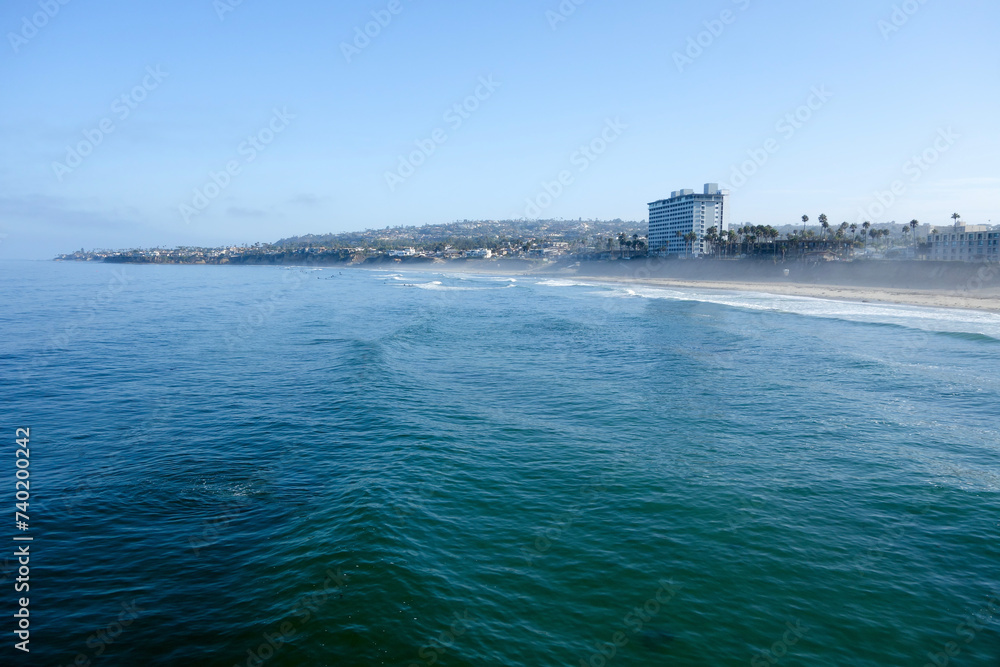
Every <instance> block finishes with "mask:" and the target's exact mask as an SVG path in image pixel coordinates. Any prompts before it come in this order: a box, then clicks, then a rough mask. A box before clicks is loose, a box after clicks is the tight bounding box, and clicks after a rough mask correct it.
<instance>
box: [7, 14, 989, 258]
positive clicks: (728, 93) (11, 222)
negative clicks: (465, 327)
mask: <svg viewBox="0 0 1000 667" xmlns="http://www.w3.org/2000/svg"><path fill="white" fill-rule="evenodd" d="M48 1H49V2H50V3H51V6H50V7H49V11H50V13H53V7H58V11H57V12H54V16H52V17H51V18H49V17H47V16H45V15H44V14H38V13H39V12H43V9H41V8H40V6H41V5H45V4H46V1H45V0H43V1H42V2H41V3H40V2H39V0H34V1H29V0H8V1H7V2H5V3H3V8H2V9H0V27H2V29H3V33H4V39H3V43H2V44H0V82H2V90H3V104H2V107H0V133H2V142H3V146H4V150H3V152H2V153H0V156H2V157H0V233H2V234H6V237H5V238H3V239H2V242H0V257H4V258H15V257H25V258H43V257H51V256H52V255H53V254H55V253H57V252H63V251H70V250H74V249H78V248H80V247H85V248H88V249H90V248H95V247H113V248H118V247H130V246H137V245H142V246H155V245H166V246H173V245H186V244H192V245H194V244H198V245H202V244H205V245H216V244H223V243H242V242H249V243H252V242H255V241H273V240H276V239H278V238H281V237H284V236H289V235H295V234H303V233H309V232H317V233H322V232H328V231H347V230H354V229H363V228H367V227H384V226H386V225H400V224H422V223H425V222H447V221H452V220H455V219H464V218H469V219H479V218H485V219H497V218H511V217H531V216H529V214H531V213H533V210H532V209H530V208H529V207H528V205H527V202H526V200H528V199H534V200H536V201H538V199H539V197H538V196H539V195H540V194H542V193H544V192H545V190H544V189H543V185H542V184H543V182H552V181H557V180H558V178H559V176H560V172H564V171H565V172H568V174H564V176H565V177H566V178H565V182H566V184H565V185H563V186H560V187H561V188H562V191H561V192H559V193H558V195H557V196H555V197H554V198H552V200H551V202H549V200H548V198H547V196H542V197H541V203H542V204H547V205H546V206H544V207H542V208H540V209H539V211H540V212H541V215H540V216H539V217H556V218H558V217H562V218H577V217H585V218H586V217H601V218H618V217H620V218H624V219H636V220H639V219H644V218H646V216H647V209H646V204H647V202H650V201H653V200H655V199H659V198H663V197H665V196H669V193H670V191H671V190H674V189H679V188H701V186H702V185H703V184H704V183H706V182H709V181H719V182H722V183H725V184H732V183H740V187H738V188H734V194H733V199H732V210H733V219H734V221H736V222H742V221H750V222H754V223H756V224H775V225H778V224H785V223H788V222H793V221H796V220H798V219H799V217H800V216H801V215H802V214H808V215H809V216H810V217H811V218H812V219H813V220H815V219H816V218H817V217H818V216H819V214H820V213H826V214H827V215H828V216H829V217H830V220H831V222H840V221H849V222H854V221H856V220H858V219H859V218H861V217H869V218H870V219H872V220H873V221H875V222H880V221H889V220H897V221H904V220H905V221H908V220H910V219H912V218H917V219H919V220H921V221H923V222H930V223H933V224H942V225H943V224H947V223H948V222H949V217H948V216H949V215H950V214H951V213H952V212H959V213H961V214H962V216H963V218H964V219H965V220H966V221H968V222H970V223H980V222H981V223H986V222H987V221H992V222H993V223H1000V197H998V194H1000V169H998V166H997V159H996V158H997V155H998V149H1000V132H998V121H997V119H998V118H1000V115H998V114H1000V104H998V103H1000V85H998V84H1000V79H998V74H997V72H998V71H1000V40H998V39H997V36H996V31H997V28H998V27H1000V6H998V5H997V3H996V2H992V1H991V2H987V1H986V0H976V1H973V0H950V1H949V2H944V0H925V1H924V2H923V3H922V4H921V3H920V2H919V1H918V0H910V2H909V4H907V3H898V2H896V3H894V2H893V1H890V0H842V1H841V2H836V3H830V2H824V3H799V2H791V1H790V0H772V1H771V2H763V1H762V0H738V2H734V1H733V0H716V1H714V2H704V0H702V1H699V2H695V1H694V0H681V1H677V2H671V3H664V2H661V1H656V2H654V1H653V0H648V1H646V0H637V1H632V2H622V3H611V2H598V1H597V0H586V1H584V2H583V3H582V4H580V5H575V4H573V3H572V2H571V0H567V2H565V3H564V4H563V6H564V7H573V8H574V11H573V12H572V13H571V14H570V15H569V16H567V17H565V20H564V21H559V22H555V19H554V17H555V16H557V14H556V13H558V12H559V7H560V3H559V1H558V0H550V1H540V2H528V1H525V0H502V1H501V0H479V1H477V2H469V3H454V2H443V1H440V0H438V1H433V0H399V4H398V6H396V5H394V3H391V2H390V1H389V0H374V1H365V2H318V1H315V0H303V1H302V2H295V3H279V2H266V1H265V0H243V1H242V2H241V3H240V4H239V5H236V6H234V7H229V4H231V3H232V2H235V0H218V1H217V2H213V0H171V1H170V2H167V1H165V0H149V1H146V2H141V3H136V2H124V1H119V2H111V1H110V0H94V1H90V2H85V1H84V0H68V2H67V4H65V5H61V4H58V1H59V0H48ZM63 1H64V2H65V1H66V0H63ZM894 4H895V5H896V6H900V5H901V4H907V8H908V9H909V10H910V11H911V12H912V14H911V15H907V14H905V13H903V14H898V15H897V16H896V23H898V24H900V25H898V30H892V31H891V32H890V31H889V30H888V28H887V26H892V27H893V28H895V27H897V26H895V25H893V24H892V18H893V11H894V9H893V8H894ZM390 5H393V8H394V9H397V10H398V13H396V14H394V15H393V14H389V13H388V9H387V8H389V7H390ZM226 8H229V9H232V11H224V10H225V9H226ZM727 10H728V11H729V12H731V14H725V15H723V12H725V11H727ZM914 10H915V11H914ZM380 11H385V12H387V13H386V14H383V16H382V18H383V21H385V18H386V16H391V22H388V24H387V25H385V26H384V27H381V26H380V27H379V30H378V31H377V32H378V34H377V35H376V36H375V37H373V38H370V42H369V43H368V44H367V45H365V43H364V42H363V41H360V42H358V43H359V44H360V45H363V46H364V48H362V49H358V50H357V51H356V52H351V53H349V54H348V55H346V56H345V53H344V49H343V46H342V44H343V43H349V44H350V43H353V42H354V40H355V36H356V32H355V30H356V28H357V29H361V30H364V27H365V24H366V23H368V22H370V21H372V20H373V18H372V12H376V13H378V12H380ZM567 13H568V12H567ZM36 14H37V16H35V15H36ZM220 16H221V18H220ZM33 17H34V19H33ZM720 17H722V18H725V19H726V20H727V21H728V23H723V22H722V21H721V20H720V21H719V23H717V24H712V22H713V21H715V20H718V19H720ZM560 18H562V17H560ZM903 18H905V22H904V21H903V20H902V19H903ZM33 20H34V22H35V23H39V24H42V27H40V28H37V29H35V26H31V25H30V24H31V23H32V21H33ZM25 21H27V22H28V27H26V25H25ZM880 21H883V22H884V23H883V24H882V26H881V28H880ZM706 22H709V25H710V27H712V28H714V29H715V32H716V33H718V34H717V35H713V34H711V33H710V32H708V30H709V28H707V27H706V25H705V24H706ZM374 27H375V26H369V29H370V30H371V32H376V31H375V30H374ZM720 28H721V30H720ZM699 33H703V34H701V35H699ZM699 37H700V40H701V42H702V44H703V45H704V46H703V47H702V52H701V53H700V54H698V53H697V51H696V50H692V51H691V52H690V53H691V54H693V55H694V56H696V57H693V58H691V60H690V61H684V62H681V63H680V65H679V64H678V61H677V57H676V55H675V54H678V53H680V54H683V53H684V52H685V51H686V50H687V48H688V46H689V44H690V43H689V40H698V39H699ZM348 57H349V58H350V62H348ZM147 68H150V70H152V71H156V68H159V69H160V71H161V72H163V73H165V77H162V76H161V77H157V78H154V77H152V76H150V75H149V74H148V72H149V71H150V70H147ZM489 77H492V80H493V81H494V82H495V84H499V87H496V88H495V89H494V90H492V91H490V90H489V89H487V88H485V87H483V86H482V84H480V83H479V82H480V79H481V78H483V79H486V80H488V79H489ZM144 85H145V87H143V86H144ZM137 87H139V88H137ZM814 88H818V89H825V90H826V91H828V92H829V93H830V94H832V96H831V97H830V98H829V99H827V100H825V101H821V100H820V98H819V97H813V98H812V100H811V101H812V103H813V106H814V107H815V109H813V110H810V111H809V112H808V113H806V112H805V111H804V110H799V112H800V114H801V115H800V118H805V117H806V116H809V117H808V119H807V120H805V121H804V122H802V123H799V122H798V121H796V123H798V124H799V125H800V127H798V128H795V127H793V126H791V125H780V126H779V121H780V120H781V119H782V118H783V117H784V116H785V115H786V114H789V113H793V114H794V113H795V112H796V110H798V109H799V107H800V106H801V105H804V104H806V103H807V102H808V101H810V95H811V94H812V93H811V91H812V90H813V89H814ZM477 91H478V92H479V94H480V97H481V98H483V99H482V100H475V101H474V103H473V102H472V101H470V107H478V108H475V109H474V110H472V111H463V114H464V115H465V116H467V118H463V117H460V116H458V115H457V114H456V113H454V112H452V113H450V114H449V110H450V109H452V108H453V106H454V105H455V104H457V103H462V102H463V100H465V99H466V98H468V97H469V96H471V95H475V94H476V93H477ZM123 95H125V96H126V99H125V100H124V101H123V100H122V99H121V98H122V96H123ZM276 109H277V110H278V111H279V112H281V114H282V115H283V114H284V113H285V111H284V110H287V113H288V114H291V115H293V116H294V118H289V117H284V118H281V117H279V118H276V117H275V110H276ZM125 112H128V115H127V116H126V115H125ZM456 119H458V120H461V125H458V123H457V120H456ZM609 120H611V121H612V122H617V123H618V126H617V127H616V128H612V127H610V126H609V125H608V124H607V123H608V121H609ZM102 124H103V125H104V127H105V128H107V127H111V128H113V131H112V132H111V133H109V134H106V133H103V132H102V131H101V127H102ZM269 125H270V126H271V127H272V128H274V129H280V131H279V132H275V133H273V134H271V132H272V129H271V128H269ZM436 130H440V131H439V132H437V134H436V137H437V139H438V140H439V141H438V142H435V141H434V139H433V138H432V137H434V136H435V131H436ZM98 132H100V133H101V134H104V136H103V138H102V139H101V141H100V143H99V144H96V145H93V146H90V145H88V144H92V143H96V142H95V141H92V140H93V139H94V138H95V137H96V136H97V134H96V133H98ZM949 132H950V135H949ZM87 133H89V136H90V137H91V139H87V138H86V135H87ZM602 133H603V134H604V135H605V138H608V139H613V141H612V142H611V143H608V144H607V145H606V147H605V148H604V151H603V153H601V154H600V155H597V154H596V153H594V154H592V157H585V156H584V155H583V154H582V153H577V151H578V150H579V148H580V147H581V146H586V145H589V144H591V143H592V142H594V144H593V145H594V147H595V150H596V149H600V148H602V141H603V139H601V140H599V138H600V137H602ZM253 135H256V136H257V137H258V139H257V140H256V141H257V143H258V146H259V147H260V148H261V150H257V149H256V148H253V147H252V146H251V144H249V143H244V142H247V139H248V137H250V136H253ZM946 136H947V138H945V137H946ZM267 140H270V143H266V145H265V143H264V142H265V141H267ZM422 140H429V141H430V142H431V143H433V144H434V145H435V148H434V151H433V153H432V154H430V155H428V156H426V157H425V159H424V160H423V161H422V162H423V163H422V164H420V166H418V167H417V168H415V169H414V170H413V173H412V175H409V171H407V170H406V169H404V170H403V171H402V173H403V174H405V175H407V177H406V178H400V179H399V180H396V179H392V180H393V181H394V182H393V184H392V186H391V187H390V184H388V183H387V176H386V174H387V172H393V173H396V174H397V176H399V174H400V172H399V171H397V170H398V169H399V166H400V165H399V156H400V155H408V154H410V153H411V152H412V151H414V150H417V148H416V145H415V142H417V141H422ZM80 142H84V146H83V152H89V154H88V155H86V156H85V157H82V156H81V158H80V160H79V162H77V161H76V159H75V158H73V157H72V156H68V155H67V147H74V149H75V148H76V147H78V145H79V144H80ZM935 142H937V148H935ZM425 145H426V144H425ZM766 146H767V147H770V148H771V149H772V152H771V153H770V154H768V155H767V160H766V163H764V164H763V165H762V166H760V167H758V168H756V170H755V173H753V174H752V175H751V176H750V177H749V178H747V179H746V182H745V183H742V181H741V179H739V178H736V179H735V180H734V175H733V168H734V167H735V166H738V165H740V164H741V163H743V162H744V161H745V160H747V159H749V158H748V151H756V152H757V154H758V157H760V156H761V155H762V151H763V154H767V153H768V151H767V150H765V147H766ZM88 148H92V150H90V151H88ZM942 149H946V150H942ZM925 151H928V152H927V155H928V156H929V157H930V158H935V159H933V160H932V162H931V163H929V164H925V165H923V166H916V165H915V164H907V161H908V160H910V158H911V157H912V156H914V155H920V154H922V153H924V152H925ZM254 153H256V155H255V159H253V161H248V159H249V157H251V156H252V155H254ZM421 157H424V156H420V155H418V156H417V158H418V160H417V161H420V159H419V158H421ZM230 162H233V163H234V165H235V167H236V168H238V173H235V174H234V175H231V176H230V175H226V176H225V177H219V176H218V174H219V172H225V170H226V168H227V164H228V163H230ZM55 163H60V164H61V165H62V166H59V165H57V164H55ZM74 165H75V166H74ZM752 166H754V165H752ZM584 167H586V168H585V169H584ZM744 171H753V170H752V169H746V170H744ZM213 172H215V173H216V174H217V177H218V179H219V180H220V182H223V183H226V181H227V179H228V183H227V184H226V187H224V188H216V187H215V186H214V185H212V186H209V188H208V191H209V194H211V195H214V197H213V198H209V197H206V198H205V200H199V199H198V198H197V197H196V196H195V190H196V189H199V190H201V191H204V188H205V186H206V185H207V184H210V183H212V181H211V180H210V174H211V173H213ZM894 181H899V182H900V184H901V185H902V188H901V189H899V192H898V194H897V195H893V198H894V201H893V202H892V203H891V204H890V205H888V206H887V207H886V209H885V211H884V213H883V212H881V211H880V209H879V208H878V206H876V207H875V208H874V209H872V206H873V205H876V204H878V200H877V198H876V197H875V193H876V192H877V191H887V190H889V189H890V188H891V186H892V185H893V182H894ZM553 190H557V188H553ZM883 199H884V200H885V201H888V200H887V199H886V198H885V197H883ZM195 204H198V205H201V206H202V207H203V210H198V208H197V207H196V206H195ZM182 206H188V207H191V208H190V209H187V210H188V213H189V215H187V216H185V215H184V212H183V210H182ZM861 209H865V210H867V211H869V213H874V214H879V215H868V216H863V214H862V212H861ZM191 211H195V213H194V214H190V213H191Z"/></svg>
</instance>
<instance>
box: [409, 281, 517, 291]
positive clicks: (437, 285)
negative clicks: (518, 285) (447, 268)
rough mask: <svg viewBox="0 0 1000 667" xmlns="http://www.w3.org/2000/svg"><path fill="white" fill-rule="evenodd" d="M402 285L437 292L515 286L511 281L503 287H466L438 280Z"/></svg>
mask: <svg viewBox="0 0 1000 667" xmlns="http://www.w3.org/2000/svg"><path fill="white" fill-rule="evenodd" d="M402 287H419V288H420V289H426V290H436V291H439V292H495V291H497V290H504V289H508V288H510V287H515V285H514V284H513V283H511V284H509V285H504V286H503V287H467V286H459V285H445V284H443V283H442V282H441V281H440V280H434V281H432V282H429V283H407V284H405V285H402Z"/></svg>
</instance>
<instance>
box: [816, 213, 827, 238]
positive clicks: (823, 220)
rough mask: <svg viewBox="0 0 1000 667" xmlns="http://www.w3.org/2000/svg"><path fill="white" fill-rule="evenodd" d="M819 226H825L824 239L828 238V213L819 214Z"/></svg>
mask: <svg viewBox="0 0 1000 667" xmlns="http://www.w3.org/2000/svg"><path fill="white" fill-rule="evenodd" d="M819 226H820V227H822V228H823V240H824V241H825V240H826V232H827V231H828V230H829V229H830V221H829V220H828V219H827V217H826V213H820V214H819Z"/></svg>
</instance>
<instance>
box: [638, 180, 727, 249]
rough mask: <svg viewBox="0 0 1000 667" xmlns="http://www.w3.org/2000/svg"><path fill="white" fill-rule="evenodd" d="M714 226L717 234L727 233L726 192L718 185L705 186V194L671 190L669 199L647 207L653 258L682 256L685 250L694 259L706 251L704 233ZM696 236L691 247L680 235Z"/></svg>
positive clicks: (709, 184) (707, 184) (706, 244)
mask: <svg viewBox="0 0 1000 667" xmlns="http://www.w3.org/2000/svg"><path fill="white" fill-rule="evenodd" d="M709 227H715V228H716V229H717V230H718V231H719V233H720V234H722V232H725V231H728V230H729V190H720V189H719V184H718V183H706V184H705V194H701V195H696V194H695V193H694V190H675V191H674V192H672V193H670V199H661V200H660V201H654V202H652V203H651V204H650V205H649V252H650V253H652V254H657V255H684V254H685V253H686V252H687V251H688V250H690V251H691V252H692V254H693V255H694V256H696V257H697V256H698V255H700V254H702V253H704V252H707V251H708V250H709V248H708V243H706V241H705V232H706V231H708V228H709ZM677 232H680V233H681V236H683V235H684V234H687V233H688V232H694V233H695V234H697V235H698V240H697V241H695V243H694V245H693V246H691V248H688V244H687V241H685V240H684V239H683V238H681V237H680V236H677Z"/></svg>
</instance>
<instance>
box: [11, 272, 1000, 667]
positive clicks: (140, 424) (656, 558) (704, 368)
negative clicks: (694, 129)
mask: <svg viewBox="0 0 1000 667" xmlns="http://www.w3.org/2000/svg"><path fill="white" fill-rule="evenodd" d="M0 285H2V292H0V293H2V294H3V308H2V310H0V322H2V331H3V336H2V347H0V371H2V372H0V383H2V391H0V396H2V399H0V401H2V406H3V411H2V414H3V417H4V427H3V433H4V436H5V437H6V444H5V445H4V447H3V451H5V452H6V455H5V456H4V457H3V458H4V460H5V461H6V463H4V464H2V465H4V466H6V467H5V470H4V472H3V475H4V478H5V479H7V482H6V489H7V490H6V491H5V492H4V494H3V497H5V498H6V499H7V502H8V503H9V505H8V508H7V511H8V512H9V524H8V528H7V531H6V532H7V535H8V537H6V538H3V537H0V539H3V540H6V541H7V542H8V548H7V549H5V550H4V551H5V552H6V553H5V554H4V558H3V560H2V561H0V579H2V580H3V584H2V586H0V590H3V591H5V592H4V593H3V594H0V608H2V609H6V610H7V612H5V613H4V616H5V617H6V618H7V621H6V622H5V623H4V625H5V627H4V628H3V632H2V636H4V637H6V638H7V639H6V645H5V646H3V647H2V648H0V652H2V654H3V656H4V657H3V658H0V662H3V663H4V664H32V665H34V664H37V665H71V664H77V665H91V664H92V665H209V666H214V665H218V666H220V667H222V666H225V667H234V666H237V665H239V666H246V667H255V666H256V667H262V666H267V667H276V666H279V665H282V666H283V665H400V666H403V667H413V666H428V667H430V666H433V665H440V666H449V665H456V666H457V665H476V666H483V665H485V666H492V665H527V666H548V665H570V666H578V665H582V666H588V665H589V666H592V667H606V666H617V665H621V666H626V665H651V666H654V665H655V666H659V665H751V666H754V667H756V666H759V665H783V666H784V665H788V666H792V665H852V666H867V665H914V666H915V667H921V666H922V665H926V664H930V665H944V664H952V665H960V666H962V667H966V666H968V667H972V666H974V665H994V666H995V665H1000V619H998V618H997V617H996V616H997V614H996V611H997V610H1000V602H996V601H995V600H997V598H995V597H994V596H998V595H1000V539H998V537H1000V535H998V529H1000V457H998V454H1000V417H998V415H1000V407H998V406H1000V375H998V369H1000V315H996V314H990V313H981V312H966V311H957V310H955V311H951V310H935V309H928V308H917V307H910V306H896V305H882V304H874V303H847V302H834V301H824V300H818V299H806V298H795V297H779V296H770V295H767V294H761V293H753V292H745V293H732V292H729V293H727V292H715V291H711V290H699V289H658V288H652V287H640V286H633V287H629V286H623V285H605V284H601V283H599V282H590V283H579V282H571V281H568V280H563V279H560V278H546V277H528V276H513V277H511V276H501V275H494V276H490V275H464V274H456V273H449V272H447V270H445V271H443V272H424V273H420V272H393V271H391V270H386V271H364V270H347V269H335V268H327V269H315V268H309V267H235V266H135V265H106V264H93V263H53V262H4V263H0ZM18 428H30V468H27V469H28V470H29V471H30V507H29V508H28V511H27V512H26V514H27V515H29V517H30V528H28V529H27V530H24V531H20V530H18V529H17V528H16V527H15V521H14V512H15V508H14V504H15V488H14V483H15V472H16V470H17V468H16V467H15V465H16V464H15V449H16V448H17V445H16V443H15V440H16V429H18ZM16 536H22V537H23V536H31V537H32V541H30V543H28V542H23V541H22V542H15V541H13V538H14V537H16ZM24 544H30V554H31V558H30V583H29V585H30V592H28V593H21V592H15V588H14V586H15V582H16V578H17V577H18V570H17V568H18V564H17V562H16V560H17V557H16V556H15V555H14V554H15V547H17V546H18V545H24ZM22 596H28V597H29V598H30V654H24V653H23V652H22V651H18V650H16V649H15V648H14V644H15V642H18V641H20V639H19V638H18V636H17V635H16V634H15V633H14V630H16V629H17V626H16V623H17V621H18V619H16V618H13V617H12V614H13V613H14V612H15V611H16V610H17V609H18V605H19V602H18V599H19V598H20V597H22Z"/></svg>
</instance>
